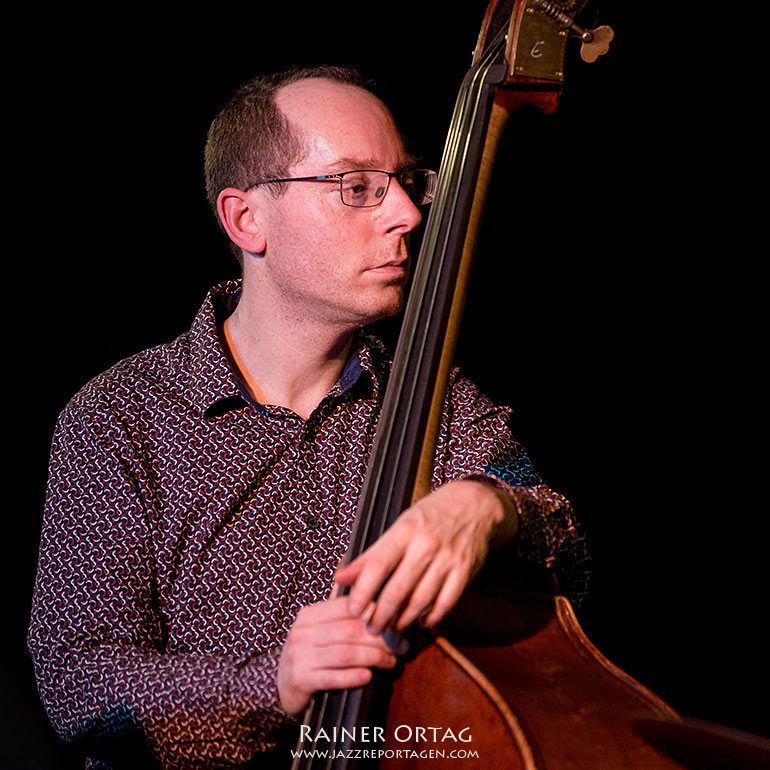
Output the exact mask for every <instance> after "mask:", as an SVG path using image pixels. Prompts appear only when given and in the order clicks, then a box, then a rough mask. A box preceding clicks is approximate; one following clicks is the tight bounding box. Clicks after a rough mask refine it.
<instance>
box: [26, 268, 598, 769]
mask: <svg viewBox="0 0 770 770" xmlns="http://www.w3.org/2000/svg"><path fill="white" fill-rule="evenodd" d="M239 292H240V284H239V282H237V281H233V282H228V283H226V284H223V285H221V286H218V287H215V288H214V289H212V291H211V292H210V293H209V295H208V296H207V298H206V301H205V303H204V305H203V307H202V308H201V310H200V311H199V313H198V315H197V316H196V318H195V322H194V324H193V326H192V328H191V330H190V331H189V332H187V333H185V334H183V335H182V336H180V337H179V338H178V339H176V340H175V341H173V342H172V343H170V344H168V345H162V346H159V347H156V348H153V349H150V350H148V351H145V352H143V353H140V354H138V355H136V356H134V357H132V358H129V359H127V360H125V361H123V362H121V363H119V364H117V365H116V366H114V367H113V368H112V369H110V370H109V371H107V372H106V373H104V374H103V375H101V376H99V377H97V378H96V379H94V380H93V381H92V382H90V383H89V384H88V385H86V386H85V387H84V388H83V389H82V390H81V391H80V392H79V393H78V394H77V395H76V396H75V397H74V398H73V399H72V401H71V402H70V403H69V404H68V405H67V408H66V409H65V410H64V411H63V413H62V414H61V415H60V418H59V421H58V423H57V427H56V432H55V436H54V440H53V447H52V454H51V464H50V476H49V484H48V493H47V500H46V512H45V519H44V525H43V533H42V540H41V550H40V560H39V567H38V578H37V582H36V588H35V597H34V606H33V614H32V622H31V626H30V633H29V644H30V650H31V653H32V656H33V660H34V664H35V669H36V674H37V679H38V685H39V690H40V694H41V698H42V700H43V703H44V704H45V706H46V709H47V711H48V714H49V716H50V719H51V721H52V723H53V725H54V727H55V729H56V730H57V731H58V732H59V734H60V735H61V736H63V737H64V738H65V739H67V740H80V741H85V742H86V745H88V746H89V747H90V749H89V751H90V753H91V755H92V756H94V757H97V756H103V759H101V760H90V762H91V764H90V766H91V767H94V768H96V767H102V768H103V767H109V766H110V763H111V762H113V763H114V760H111V759H110V754H109V747H110V746H111V745H116V744H115V742H114V740H112V739H114V738H115V736H127V735H131V734H132V733H134V734H139V735H141V736H142V741H143V742H146V744H147V745H148V746H149V747H151V751H152V753H153V754H154V756H155V757H156V759H157V760H158V761H159V762H160V763H161V764H162V765H163V766H164V767H168V768H182V767H209V766H216V767H241V766H244V765H245V764H246V763H247V762H248V760H249V758H250V757H252V756H253V755H255V754H258V753H259V752H263V751H265V750H268V749H269V748H270V747H271V746H272V745H273V743H272V734H273V731H274V730H275V729H276V728H278V727H279V726H281V725H283V724H285V723H286V722H287V721H288V716H287V715H286V714H285V713H284V712H283V711H282V710H281V708H280V706H279V705H278V700H277V693H276V684H275V679H276V670H277V663H278V659H279V655H280V650H281V646H282V644H283V642H284V640H285V638H286V635H287V633H288V631H289V629H290V627H291V625H292V622H293V619H294V617H295V615H296V613H297V612H298V610H299V608H300V607H302V606H303V605H306V604H309V603H312V602H315V601H318V600H320V599H322V598H324V597H326V596H328V593H329V591H330V587H331V584H332V576H333V573H334V570H335V568H336V566H337V565H338V564H339V562H340V560H341V558H342V556H343V554H344V552H345V549H346V544H347V542H348V537H349V534H350V531H351V523H352V519H353V516H354V513H355V510H356V501H357V496H358V493H359V490H360V487H361V484H362V482H363V479H364V474H365V470H366V464H367V459H368V455H369V451H370V448H371V445H372V440H373V437H374V431H375V428H376V424H377V415H378V411H379V408H380V405H381V400H382V395H383V388H384V380H385V378H386V376H387V371H388V366H389V360H388V358H387V356H386V355H385V352H384V350H383V349H382V348H381V345H379V344H378V343H377V342H376V341H375V340H373V339H372V338H369V337H366V336H365V335H361V336H360V337H359V338H358V340H357V342H356V344H355V345H354V348H353V355H352V356H351V358H350V360H349V362H348V364H347V366H346V367H345V369H344V371H343V374H342V376H341V378H340V380H339V381H338V382H337V384H336V385H335V386H334V387H333V388H332V390H331V391H330V392H329V393H328V394H327V396H326V397H325V398H324V399H323V400H322V401H321V403H320V404H319V405H318V407H317V408H316V409H315V411H314V412H313V413H312V414H311V415H310V416H309V418H308V419H307V420H303V419H302V418H300V417H299V416H298V415H296V414H294V413H293V412H291V411H290V410H288V409H285V408H282V407H276V406H263V405H260V404H257V403H255V402H254V401H253V399H252V398H251V397H250V396H249V395H248V393H247V392H246V391H245V389H244V387H243V385H242V384H241V382H240V381H239V379H238V377H237V376H236V374H235V373H234V371H233V368H232V367H231V365H230V363H229V361H228V358H227V356H226V354H225V351H224V350H223V347H222V344H221V342H220V333H219V329H220V327H221V324H222V322H223V321H224V319H225V318H226V317H227V316H228V315H229V314H230V313H231V312H232V310H233V309H234V307H235V305H236V304H237V301H238V299H239V296H240V293H239ZM507 420H508V410H507V409H502V408H498V407H495V406H493V405H492V404H491V403H490V402H489V401H488V400H486V399H485V398H484V397H483V396H482V395H481V394H480V393H479V392H478V390H477V389H476V388H475V387H474V386H473V385H472V384H471V383H470V382H468V381H467V380H465V379H462V378H460V377H459V376H458V375H457V373H456V372H455V373H454V374H453V376H452V382H451V387H450V391H449V395H448V397H447V403H446V406H445V414H444V417H443V425H442V429H441V435H440V438H439V445H438V450H437V454H436V465H435V472H434V478H433V482H434V485H436V486H437V485H439V484H442V483H444V482H446V481H449V480H451V479H456V478H460V477H465V476H468V475H478V474H484V475H486V476H490V477H495V478H497V479H500V481H499V484H500V485H501V486H503V487H505V488H506V489H508V490H509V491H510V493H511V495H512V497H513V500H514V502H515V504H516V506H517V508H518V511H519V514H520V521H521V526H520V535H519V542H518V544H517V546H518V548H519V552H520V554H521V555H522V557H523V558H525V559H528V560H530V561H532V562H534V563H536V564H542V565H544V566H547V567H550V568H554V569H556V570H559V569H562V572H563V574H564V575H566V576H567V582H569V581H570V580H572V579H571V578H570V577H569V575H570V570H572V571H573V572H574V573H575V574H578V573H579V572H580V567H581V562H582V560H583V557H584V553H583V550H582V549H583V545H582V539H581V538H580V537H579V536H578V534H577V533H576V530H575V524H574V522H573V519H572V515H571V512H570V509H569V506H568V504H567V503H566V501H565V500H564V499H563V498H562V497H561V496H559V495H558V494H556V493H555V492H553V491H551V490H550V489H548V488H547V487H546V486H544V485H543V484H542V482H541V480H540V478H539V477H538V476H537V474H536V473H535V471H534V470H533V469H532V467H531V465H530V464H529V461H528V459H527V456H526V454H525V453H524V450H523V449H522V448H521V446H520V445H519V444H517V443H516V442H515V441H514V440H513V439H512V438H511V436H510V433H509V431H508V427H507ZM510 485H516V486H510ZM572 582H573V583H574V581H572ZM117 745H120V744H119V743H118V744H117ZM101 752H105V753H104V754H103V755H102V753H101Z"/></svg>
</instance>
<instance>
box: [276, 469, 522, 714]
mask: <svg viewBox="0 0 770 770" xmlns="http://www.w3.org/2000/svg"><path fill="white" fill-rule="evenodd" d="M517 528H518V517H517V515H516V511H515V508H514V506H513V503H512V501H511V500H510V498H509V497H508V496H507V495H506V494H505V493H504V492H502V491H500V490H498V489H496V488H495V487H493V486H492V485H490V484H486V483H484V482H479V481H472V480H463V481H454V482H452V483H450V484H446V485H445V486H443V487H440V488H439V489H437V490H436V491H435V492H433V493H431V494H430V495H427V496H426V497H424V498H423V499H422V500H420V501H419V502H417V503H416V504H415V505H413V506H412V507H411V508H409V509H408V510H406V511H404V513H402V514H401V516H400V517H399V518H398V519H397V520H396V522H395V523H394V524H393V526H392V527H390V529H388V530H387V531H386V532H385V533H384V534H383V535H382V537H381V538H380V539H379V540H378V541H377V542H376V543H375V544H374V545H372V546H371V547H370V548H368V549H367V550H366V551H365V552H364V553H362V554H361V555H360V556H359V557H358V558H357V559H354V560H353V561H352V562H351V563H350V564H348V565H347V566H345V567H342V568H340V569H339V570H337V574H336V576H335V577H336V581H337V583H338V585H344V586H351V587H352V588H351V590H350V593H349V595H347V596H337V597H336V598H333V599H330V600H329V601H326V602H319V603H318V604H313V605H310V606H309V607H304V608H303V609H302V610H300V612H299V614H298V615H297V619H296V621H295V622H294V626H293V627H292V629H291V631H290V632H289V636H288V638H287V640H286V644H285V646H284V649H283V653H282V655H281V662H280V664H279V667H278V681H277V683H278V696H279V700H280V703H281V707H282V708H283V709H284V710H285V711H287V712H289V713H290V714H299V713H300V712H301V711H302V710H303V709H304V708H305V707H306V706H307V704H308V702H309V701H310V698H311V697H312V695H313V693H315V692H317V691H319V690H337V689H347V688H354V687H363V686H364V685H366V684H368V683H369V682H370V681H371V678H372V672H371V669H372V668H385V669H388V668H393V667H394V666H395V665H396V656H395V655H394V654H393V652H392V651H391V650H390V648H389V647H388V645H387V644H386V642H385V640H384V639H383V637H382V636H381V634H382V632H383V631H384V630H385V629H388V628H389V629H392V630H394V631H396V632H401V631H403V630H404V629H406V628H407V627H408V626H409V625H411V624H412V623H413V622H414V621H415V620H417V619H420V620H421V622H422V623H423V625H425V626H433V625H435V624H436V623H438V622H439V621H441V620H442V619H443V618H444V616H445V615H446V614H447V613H448V612H449V611H450V610H451V609H452V607H454V605H455V604H456V602H457V600H458V599H459V598H460V595H461V594H462V592H463V591H464V590H465V587H466V586H467V585H468V583H469V582H470V581H471V580H472V579H473V577H474V576H475V575H476V573H477V572H478V571H479V570H480V569H481V567H482V565H483V564H484V561H485V560H486V557H487V553H488V550H489V547H490V545H494V544H498V543H499V544H502V543H505V542H508V541H509V540H510V539H511V538H513V537H514V535H515V534H516V530H517Z"/></svg>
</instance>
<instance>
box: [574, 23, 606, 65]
mask: <svg viewBox="0 0 770 770" xmlns="http://www.w3.org/2000/svg"><path fill="white" fill-rule="evenodd" d="M572 29H573V30H575V32H577V33H578V37H579V38H580V39H581V40H582V41H583V45H581V46H580V58H581V59H582V60H583V61H585V62H589V63H590V62H595V61H596V60H597V59H598V58H599V57H600V56H601V55H602V54H605V53H607V51H609V50H610V43H611V42H612V38H614V37H615V33H614V32H613V31H612V28H611V27H608V26H607V25H606V24H603V25H602V26H601V27H597V28H596V29H583V30H579V28H578V27H577V25H575V24H573V25H572ZM578 30H579V31H578Z"/></svg>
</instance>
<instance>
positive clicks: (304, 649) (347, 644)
mask: <svg viewBox="0 0 770 770" xmlns="http://www.w3.org/2000/svg"><path fill="white" fill-rule="evenodd" d="M373 609H374V606H373V605H371V606H370V607H369V608H368V611H367V612H364V613H363V614H362V613H357V614H356V615H353V614H351V612H350V610H349V608H348V597H347V596H341V597H337V598H334V599H330V600H329V601H325V602H318V603H317V604H311V605H310V606H308V607H303V608H302V609H301V610H300V611H299V613H298V615H297V619H296V620H295V621H294V625H293V626H292V629H291V631H290V632H289V636H288V638H287V639H286V644H285V645H284V648H283V652H282V654H281V661H280V664H279V666H278V679H277V685H278V698H279V701H280V704H281V708H283V710H284V711H287V712H288V713H289V714H299V713H300V712H301V711H302V710H303V709H304V708H305V707H306V706H307V704H308V702H309V701H310V698H311V697H312V695H313V693H315V692H317V691H319V690H338V689H348V688H354V687H363V686H364V685H365V684H368V683H369V681H370V680H371V678H372V672H371V669H372V668H386V669H387V668H393V667H394V666H395V665H396V656H395V655H394V654H393V653H392V652H391V651H390V649H389V648H388V646H387V644H386V643H385V641H384V640H383V638H382V637H381V636H379V635H376V634H373V633H372V632H371V631H370V630H368V628H367V620H368V617H369V615H371V612H372V611H373Z"/></svg>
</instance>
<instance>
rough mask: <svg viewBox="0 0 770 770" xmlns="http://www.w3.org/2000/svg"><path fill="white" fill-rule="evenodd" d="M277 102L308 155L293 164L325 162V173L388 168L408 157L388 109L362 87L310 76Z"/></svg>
mask: <svg viewBox="0 0 770 770" xmlns="http://www.w3.org/2000/svg"><path fill="white" fill-rule="evenodd" d="M276 103H277V105H278V107H279V109H280V110H281V112H283V114H284V115H285V116H286V117H287V119H288V120H289V122H290V123H291V124H292V127H293V129H294V130H295V131H296V132H297V133H298V134H299V135H300V136H302V138H303V140H304V144H305V148H306V154H305V156H304V158H303V160H302V161H301V162H300V163H299V164H297V166H296V168H298V167H300V166H302V167H308V166H317V165H318V164H323V166H324V169H328V170H329V171H338V170H343V171H344V170H351V168H381V169H383V170H385V171H391V170H396V169H398V168H401V167H403V166H404V165H406V164H407V162H408V161H409V155H408V153H407V151H406V147H405V145H404V141H403V139H402V136H401V133H400V131H399V130H398V127H397V126H396V123H395V120H394V119H393V116H392V115H391V114H390V111H389V110H388V109H387V107H386V106H385V105H384V104H383V103H382V102H381V101H380V100H379V99H378V98H377V97H376V96H374V95H373V94H371V93H369V92H368V91H366V90H364V89H362V88H358V87H356V86H351V85H347V84H343V83H336V82H334V81H330V80H325V79H322V78H308V79H306V80H301V81H299V82H298V83H292V84H291V85H288V86H285V87H284V88H282V89H281V90H280V91H279V92H278V94H277V96H276ZM351 164H353V165H352V166H351ZM332 166H336V168H333V167H332ZM343 166H345V168H342V167H343ZM391 167H392V168H391ZM317 170H321V169H317Z"/></svg>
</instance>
